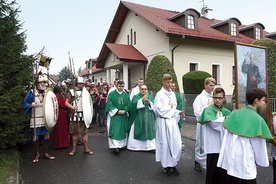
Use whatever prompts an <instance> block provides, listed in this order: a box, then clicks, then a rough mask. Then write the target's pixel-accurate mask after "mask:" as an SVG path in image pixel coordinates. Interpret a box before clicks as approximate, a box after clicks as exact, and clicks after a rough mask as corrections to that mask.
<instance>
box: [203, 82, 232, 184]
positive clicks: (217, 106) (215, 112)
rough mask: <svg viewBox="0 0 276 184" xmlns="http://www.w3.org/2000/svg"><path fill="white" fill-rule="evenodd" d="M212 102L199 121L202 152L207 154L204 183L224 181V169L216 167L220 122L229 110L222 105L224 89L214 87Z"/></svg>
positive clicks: (214, 183) (220, 136)
mask: <svg viewBox="0 0 276 184" xmlns="http://www.w3.org/2000/svg"><path fill="white" fill-rule="evenodd" d="M213 100H214V104H213V105H210V106H208V107H206V108H205V109H204V110H203V112H202V114H201V116H200V118H199V122H200V123H201V124H202V125H204V132H203V134H204V152H205V154H207V164H206V165H207V167H206V180H205V184H216V183H217V184H220V183H225V182H224V179H225V177H226V171H224V170H223V169H222V168H219V167H217V162H218V157H219V152H220V147H221V143H222V139H223V134H224V128H223V127H222V125H221V123H222V122H223V121H224V119H225V117H226V116H228V115H229V114H230V113H231V111H229V110H228V109H226V108H225V107H223V103H224V101H225V91H224V90H223V89H222V88H220V87H219V88H216V89H215V90H214V93H213Z"/></svg>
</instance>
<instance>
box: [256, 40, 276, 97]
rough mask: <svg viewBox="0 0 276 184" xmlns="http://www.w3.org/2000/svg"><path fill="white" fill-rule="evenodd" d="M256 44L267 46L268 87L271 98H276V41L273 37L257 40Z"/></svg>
mask: <svg viewBox="0 0 276 184" xmlns="http://www.w3.org/2000/svg"><path fill="white" fill-rule="evenodd" d="M253 44H254V45H258V46H262V47H266V48H267V73H268V76H267V79H268V81H267V87H268V95H269V98H276V91H275V89H276V79H275V75H276V63H275V61H276V42H275V41H274V40H271V39H267V38H264V39H261V40H255V41H254V42H253Z"/></svg>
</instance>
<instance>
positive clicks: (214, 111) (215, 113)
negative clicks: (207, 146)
mask: <svg viewBox="0 0 276 184" xmlns="http://www.w3.org/2000/svg"><path fill="white" fill-rule="evenodd" d="M219 113H222V114H219ZM229 114H231V111H229V110H228V109H226V108H225V107H221V108H219V107H218V106H216V105H210V106H208V107H206V108H205V109H204V110H203V111H202V113H201V115H200V117H199V120H198V121H199V123H200V124H202V125H204V123H208V122H211V121H213V120H216V119H217V118H219V117H223V116H224V117H226V116H228V115H229Z"/></svg>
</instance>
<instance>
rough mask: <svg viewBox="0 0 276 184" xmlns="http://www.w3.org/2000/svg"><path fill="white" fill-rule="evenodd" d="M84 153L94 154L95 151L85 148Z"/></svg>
mask: <svg viewBox="0 0 276 184" xmlns="http://www.w3.org/2000/svg"><path fill="white" fill-rule="evenodd" d="M84 153H86V154H88V155H93V151H90V150H89V149H87V150H85V151H84Z"/></svg>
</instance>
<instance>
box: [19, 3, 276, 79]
mask: <svg viewBox="0 0 276 184" xmlns="http://www.w3.org/2000/svg"><path fill="white" fill-rule="evenodd" d="M127 1H128V2H133V3H137V4H142V5H147V6H152V7H157V8H161V9H167V10H174V11H179V12H182V11H184V10H186V9H187V8H194V9H196V10H198V11H199V12H200V11H201V8H202V6H203V4H205V5H207V7H208V8H211V9H213V11H211V12H210V13H209V18H215V19H219V20H225V19H228V18H231V17H236V18H238V19H239V20H240V21H241V23H242V24H245V25H249V24H253V23H257V22H259V23H262V24H263V25H264V26H265V30H266V31H268V32H274V31H276V23H275V22H274V19H275V13H274V12H275V7H276V0H265V1H259V0H231V1H230V0H228V1H226V0H205V1H204V2H203V1H199V0H127ZM16 2H17V3H18V5H19V6H20V10H21V13H20V14H19V18H18V19H19V20H20V21H21V22H22V23H23V30H25V31H26V35H27V39H26V41H27V46H28V50H27V54H35V53H38V52H39V51H40V50H41V49H42V48H43V46H45V48H46V50H45V52H44V53H45V55H47V56H49V57H52V58H54V59H53V60H52V62H51V65H50V74H58V73H59V71H60V70H61V69H62V68H64V67H65V66H68V65H69V59H68V51H70V54H71V57H72V58H73V60H74V63H75V70H76V71H77V70H78V69H79V68H80V67H81V68H82V69H84V68H85V61H87V60H89V59H90V58H97V57H98V55H99V52H100V50H101V47H102V45H103V42H104V40H105V37H106V34H107V31H108V29H109V27H110V25H111V22H112V20H113V17H114V15H115V12H116V11H117V8H118V5H119V3H120V0H100V1H98V0H79V1H74V0H16ZM260 3H262V4H260Z"/></svg>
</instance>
